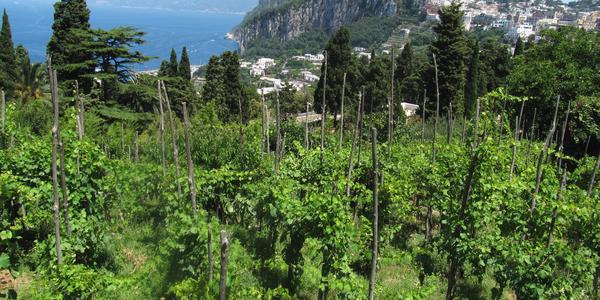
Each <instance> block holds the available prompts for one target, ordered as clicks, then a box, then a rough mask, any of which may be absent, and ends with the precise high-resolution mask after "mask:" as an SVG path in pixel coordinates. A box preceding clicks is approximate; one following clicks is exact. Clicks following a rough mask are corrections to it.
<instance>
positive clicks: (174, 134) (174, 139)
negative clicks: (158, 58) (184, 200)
mask: <svg viewBox="0 0 600 300" xmlns="http://www.w3.org/2000/svg"><path fill="white" fill-rule="evenodd" d="M160 84H161V86H162V90H163V92H164V96H165V98H164V99H165V101H166V104H167V112H168V113H169V125H170V127H171V139H172V142H173V163H174V164H175V182H176V183H177V195H178V197H179V198H181V195H182V193H181V183H180V182H179V149H178V148H177V131H175V121H174V119H173V111H172V110H171V102H170V101H169V95H168V94H167V88H166V87H165V83H164V82H163V81H160Z"/></svg>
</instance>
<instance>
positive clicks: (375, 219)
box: [369, 128, 379, 300]
mask: <svg viewBox="0 0 600 300" xmlns="http://www.w3.org/2000/svg"><path fill="white" fill-rule="evenodd" d="M371 139H372V148H371V149H372V154H373V171H372V172H373V251H372V253H371V276H370V277H369V300H373V299H375V278H376V273H377V254H378V249H377V246H378V242H379V228H378V227H379V195H378V186H377V185H378V182H379V179H378V178H377V175H378V168H377V129H375V128H371Z"/></svg>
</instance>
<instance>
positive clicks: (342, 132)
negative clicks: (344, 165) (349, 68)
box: [338, 73, 347, 151]
mask: <svg viewBox="0 0 600 300" xmlns="http://www.w3.org/2000/svg"><path fill="white" fill-rule="evenodd" d="M346 75H347V74H346V73H344V83H343V84H342V111H341V120H340V141H339V143H338V151H341V150H342V144H343V142H344V98H346Z"/></svg>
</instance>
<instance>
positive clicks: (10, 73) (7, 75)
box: [0, 9, 18, 98]
mask: <svg viewBox="0 0 600 300" xmlns="http://www.w3.org/2000/svg"><path fill="white" fill-rule="evenodd" d="M17 70H18V68H17V58H16V55H15V48H14V44H13V40H12V32H11V29H10V22H9V20H8V14H7V13H6V9H4V12H3V14H2V28H1V29H0V89H2V90H4V91H5V92H6V94H7V96H8V97H9V98H11V97H12V95H13V90H14V88H15V82H16V81H17V78H18V74H17Z"/></svg>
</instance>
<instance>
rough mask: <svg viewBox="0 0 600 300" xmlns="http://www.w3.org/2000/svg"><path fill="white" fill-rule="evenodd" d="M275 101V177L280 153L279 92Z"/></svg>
mask: <svg viewBox="0 0 600 300" xmlns="http://www.w3.org/2000/svg"><path fill="white" fill-rule="evenodd" d="M275 101H276V107H277V108H276V109H277V112H276V114H277V115H276V117H275V118H276V120H275V126H276V127H277V129H276V131H277V142H276V144H275V175H277V173H278V172H279V155H280V153H281V115H280V108H279V92H276V96H275Z"/></svg>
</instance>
